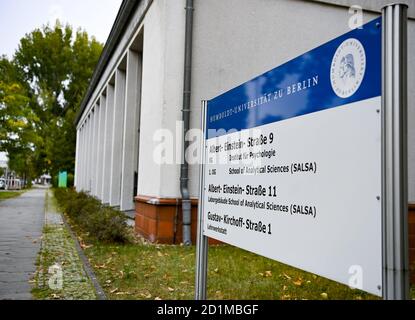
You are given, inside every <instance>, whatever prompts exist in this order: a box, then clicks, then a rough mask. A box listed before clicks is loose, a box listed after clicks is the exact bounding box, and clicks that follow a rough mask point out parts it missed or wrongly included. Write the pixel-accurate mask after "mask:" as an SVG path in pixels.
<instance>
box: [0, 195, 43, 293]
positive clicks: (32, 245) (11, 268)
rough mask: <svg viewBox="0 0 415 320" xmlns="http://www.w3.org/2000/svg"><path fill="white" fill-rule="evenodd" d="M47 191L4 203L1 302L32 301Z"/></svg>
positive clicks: (0, 248) (0, 244) (1, 207)
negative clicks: (32, 282) (30, 281)
mask: <svg viewBox="0 0 415 320" xmlns="http://www.w3.org/2000/svg"><path fill="white" fill-rule="evenodd" d="M45 193H46V190H45V189H32V190H30V191H27V192H26V193H24V194H23V195H21V196H20V197H17V198H13V199H9V200H5V201H0V300H5V299H6V300H29V299H31V298H32V295H31V294H30V290H31V285H30V283H29V280H30V279H31V277H32V275H33V274H34V272H35V270H36V267H35V262H36V256H37V253H38V252H39V249H40V243H41V241H40V237H41V236H42V228H43V224H44V220H45Z"/></svg>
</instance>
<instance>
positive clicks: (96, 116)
mask: <svg viewBox="0 0 415 320" xmlns="http://www.w3.org/2000/svg"><path fill="white" fill-rule="evenodd" d="M99 110H100V107H99V102H97V104H96V105H95V112H94V130H93V138H92V145H91V149H92V155H91V194H92V195H93V196H94V197H96V196H97V192H96V181H97V176H96V171H97V170H96V167H97V158H98V157H97V151H98V130H99V128H98V126H99V121H98V120H99Z"/></svg>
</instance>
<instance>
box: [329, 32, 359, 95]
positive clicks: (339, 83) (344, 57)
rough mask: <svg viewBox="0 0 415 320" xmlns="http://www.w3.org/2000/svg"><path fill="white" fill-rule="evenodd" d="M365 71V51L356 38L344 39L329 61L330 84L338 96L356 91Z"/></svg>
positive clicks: (352, 93)
mask: <svg viewBox="0 0 415 320" xmlns="http://www.w3.org/2000/svg"><path fill="white" fill-rule="evenodd" d="M365 72H366V53H365V48H364V47H363V45H362V43H361V42H360V41H359V40H357V39H353V38H350V39H347V40H345V41H344V42H343V43H342V44H341V45H340V46H339V47H338V48H337V50H336V53H335V54H334V57H333V61H332V63H331V70H330V80H331V86H332V88H333V90H334V92H335V93H336V95H337V96H339V97H340V98H349V97H351V96H352V95H354V94H355V93H356V91H357V90H358V89H359V87H360V85H361V84H362V82H363V78H364V76H365Z"/></svg>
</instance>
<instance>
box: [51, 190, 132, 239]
mask: <svg viewBox="0 0 415 320" xmlns="http://www.w3.org/2000/svg"><path fill="white" fill-rule="evenodd" d="M55 197H56V199H57V201H58V203H59V206H60V208H61V210H62V211H64V212H65V213H66V214H67V215H68V216H69V218H70V219H71V221H72V222H73V223H75V224H76V225H77V226H78V227H79V228H80V229H81V230H82V231H84V232H86V233H88V234H89V237H90V238H93V239H95V240H99V241H103V242H109V243H111V242H117V243H120V242H121V243H125V242H129V241H130V232H129V229H128V225H127V217H126V216H125V215H124V214H123V213H122V212H120V211H118V210H115V209H112V208H110V207H107V206H103V205H102V204H101V203H100V201H99V200H98V199H96V198H94V197H91V196H90V195H89V194H87V193H85V192H76V191H75V190H72V189H55Z"/></svg>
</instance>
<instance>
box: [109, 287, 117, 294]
mask: <svg viewBox="0 0 415 320" xmlns="http://www.w3.org/2000/svg"><path fill="white" fill-rule="evenodd" d="M117 291H118V288H115V289H114V290H111V291H110V293H115V292H117Z"/></svg>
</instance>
